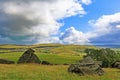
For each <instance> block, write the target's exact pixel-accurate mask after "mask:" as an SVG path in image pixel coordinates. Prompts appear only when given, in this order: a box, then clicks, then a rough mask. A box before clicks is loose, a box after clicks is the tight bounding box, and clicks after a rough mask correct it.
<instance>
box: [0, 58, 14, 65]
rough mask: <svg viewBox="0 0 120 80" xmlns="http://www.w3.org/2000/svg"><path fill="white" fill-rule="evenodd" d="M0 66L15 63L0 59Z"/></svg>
mask: <svg viewBox="0 0 120 80" xmlns="http://www.w3.org/2000/svg"><path fill="white" fill-rule="evenodd" d="M0 64H15V62H14V61H10V60H6V59H0Z"/></svg>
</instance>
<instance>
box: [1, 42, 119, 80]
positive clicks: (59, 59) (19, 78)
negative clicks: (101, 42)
mask: <svg viewBox="0 0 120 80" xmlns="http://www.w3.org/2000/svg"><path fill="white" fill-rule="evenodd" d="M27 48H33V49H34V50H35V54H36V55H37V56H38V57H39V59H40V60H42V61H43V60H45V61H48V62H50V63H52V64H59V65H40V64H12V65H7V64H0V80H120V76H119V75H120V70H118V69H113V68H105V69H104V71H105V74H104V75H103V76H95V75H93V76H80V75H78V74H74V73H69V72H68V71H67V69H68V67H69V66H65V65H63V64H72V63H76V62H77V61H79V60H81V59H82V58H83V55H85V53H84V49H86V48H95V47H93V46H79V45H61V44H39V45H29V46H24V45H22V46H20V45H0V58H3V59H8V60H12V61H15V62H17V60H18V59H19V57H20V56H21V55H22V54H23V53H24V52H17V50H19V49H22V50H23V51H24V50H26V49H27ZM14 50H16V51H14Z"/></svg>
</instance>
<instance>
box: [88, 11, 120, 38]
mask: <svg viewBox="0 0 120 80" xmlns="http://www.w3.org/2000/svg"><path fill="white" fill-rule="evenodd" d="M89 23H90V25H91V26H92V27H93V28H94V31H93V32H90V33H92V34H94V35H95V36H94V37H97V36H102V35H106V34H109V33H111V32H114V31H116V30H117V29H118V28H119V25H120V13H115V14H112V15H103V16H101V17H100V18H98V19H97V20H91V21H89Z"/></svg>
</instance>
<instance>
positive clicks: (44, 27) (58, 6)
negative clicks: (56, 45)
mask: <svg viewBox="0 0 120 80" xmlns="http://www.w3.org/2000/svg"><path fill="white" fill-rule="evenodd" d="M0 5H1V7H0V17H1V18H0V28H1V29H0V34H1V35H4V36H7V37H9V38H11V36H15V37H16V36H19V37H21V36H22V38H23V36H25V37H32V38H31V39H33V37H34V38H36V37H39V38H37V39H44V38H45V39H46V38H48V37H51V35H56V34H57V33H58V31H59V29H60V27H61V26H62V23H59V22H58V20H60V19H63V18H66V17H71V16H75V15H84V14H86V12H85V11H84V8H83V7H82V4H81V3H79V1H78V0H69V1H68V0H1V1H0ZM63 5H64V6H63ZM51 39H53V38H51ZM53 40H54V39H53ZM32 41H34V40H32ZM38 41H40V40H38Z"/></svg>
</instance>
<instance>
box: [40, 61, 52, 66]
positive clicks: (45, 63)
mask: <svg viewBox="0 0 120 80" xmlns="http://www.w3.org/2000/svg"><path fill="white" fill-rule="evenodd" d="M42 64H44V65H52V64H51V63H49V62H48V61H42Z"/></svg>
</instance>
